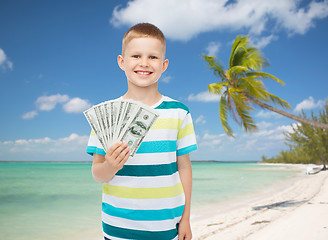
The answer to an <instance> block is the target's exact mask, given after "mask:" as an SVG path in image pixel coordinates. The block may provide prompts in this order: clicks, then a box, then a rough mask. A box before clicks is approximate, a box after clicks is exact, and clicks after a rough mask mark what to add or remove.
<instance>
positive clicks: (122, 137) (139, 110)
mask: <svg viewBox="0 0 328 240" xmlns="http://www.w3.org/2000/svg"><path fill="white" fill-rule="evenodd" d="M83 113H84V115H85V117H86V118H87V120H88V122H89V124H90V126H91V128H92V130H93V132H94V133H95V135H96V136H97V138H98V139H99V142H100V143H101V145H102V146H103V148H104V150H105V151H106V152H107V150H108V149H109V148H110V146H111V145H112V144H114V143H115V142H118V141H121V142H125V143H127V144H128V145H129V146H130V156H132V157H133V156H134V154H135V153H136V151H137V150H138V148H139V146H140V144H141V142H142V140H143V139H144V137H145V136H146V134H147V132H148V131H149V129H150V128H151V126H152V125H153V124H154V122H155V121H156V119H157V118H158V116H159V115H158V113H157V112H156V111H155V110H154V109H152V108H150V107H148V106H147V105H145V104H142V103H140V102H137V101H133V100H125V99H118V100H112V101H106V102H103V103H100V104H98V105H95V106H93V107H91V108H89V109H88V110H86V111H84V112H83Z"/></svg>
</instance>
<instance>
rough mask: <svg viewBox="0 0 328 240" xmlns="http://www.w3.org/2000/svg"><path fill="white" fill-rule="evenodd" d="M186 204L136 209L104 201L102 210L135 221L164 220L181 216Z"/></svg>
mask: <svg viewBox="0 0 328 240" xmlns="http://www.w3.org/2000/svg"><path fill="white" fill-rule="evenodd" d="M183 210H184V205H182V206H179V207H176V208H169V209H159V210H135V209H126V208H118V207H114V206H112V205H110V204H108V203H104V202H103V203H102V211H103V212H104V213H106V214H107V215H110V216H113V217H119V218H125V219H130V220H134V221H163V220H169V219H174V218H176V217H181V216H182V213H183Z"/></svg>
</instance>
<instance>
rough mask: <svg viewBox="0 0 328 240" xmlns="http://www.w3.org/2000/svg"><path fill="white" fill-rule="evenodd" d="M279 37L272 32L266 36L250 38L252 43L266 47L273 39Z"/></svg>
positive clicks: (259, 46)
mask: <svg viewBox="0 0 328 240" xmlns="http://www.w3.org/2000/svg"><path fill="white" fill-rule="evenodd" d="M277 39H278V37H277V36H275V35H274V34H271V35H269V36H266V37H255V38H254V37H250V38H249V40H250V41H251V43H252V44H253V45H254V46H256V47H258V48H264V47H266V46H267V45H269V44H270V43H271V42H272V41H274V40H277Z"/></svg>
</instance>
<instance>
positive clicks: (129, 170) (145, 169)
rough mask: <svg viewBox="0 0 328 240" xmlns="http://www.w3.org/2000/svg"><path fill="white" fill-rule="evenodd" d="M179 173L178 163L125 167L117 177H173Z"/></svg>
mask: <svg viewBox="0 0 328 240" xmlns="http://www.w3.org/2000/svg"><path fill="white" fill-rule="evenodd" d="M177 171H178V166H177V163H176V162H172V163H168V164H156V165H124V166H123V168H122V169H121V170H119V171H118V172H117V173H116V175H117V176H130V177H153V176H167V175H172V174H174V173H176V172H177Z"/></svg>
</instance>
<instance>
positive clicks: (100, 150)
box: [87, 146, 106, 155]
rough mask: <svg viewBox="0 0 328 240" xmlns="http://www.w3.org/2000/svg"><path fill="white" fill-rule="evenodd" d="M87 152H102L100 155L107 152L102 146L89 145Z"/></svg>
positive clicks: (91, 153)
mask: <svg viewBox="0 0 328 240" xmlns="http://www.w3.org/2000/svg"><path fill="white" fill-rule="evenodd" d="M87 153H88V154H90V155H93V154H94V153H97V154H100V155H106V152H105V151H104V149H102V148H97V147H96V146H88V147H87Z"/></svg>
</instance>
